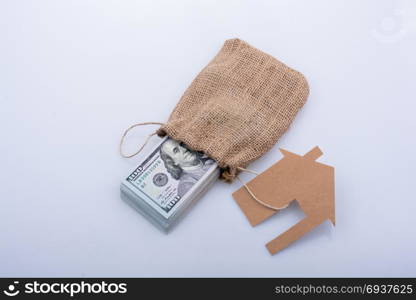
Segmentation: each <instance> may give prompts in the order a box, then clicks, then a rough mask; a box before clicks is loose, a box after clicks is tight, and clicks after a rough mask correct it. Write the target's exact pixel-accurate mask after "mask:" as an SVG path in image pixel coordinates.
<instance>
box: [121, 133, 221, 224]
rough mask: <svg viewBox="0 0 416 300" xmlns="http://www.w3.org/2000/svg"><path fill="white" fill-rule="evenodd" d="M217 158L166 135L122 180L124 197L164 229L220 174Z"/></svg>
mask: <svg viewBox="0 0 416 300" xmlns="http://www.w3.org/2000/svg"><path fill="white" fill-rule="evenodd" d="M218 174H219V169H218V166H217V164H216V163H215V161H214V160H213V159H211V158H209V157H207V156H206V155H204V154H203V153H201V152H196V151H192V150H191V149H189V148H188V147H187V146H186V145H184V144H182V143H179V142H177V141H175V140H173V139H171V138H169V137H165V138H163V139H162V140H161V142H160V143H159V144H157V145H156V146H155V148H154V149H153V150H152V151H151V152H150V153H149V154H148V155H147V156H146V157H145V158H144V159H143V161H142V162H141V163H140V164H139V165H138V166H137V167H136V168H135V169H134V170H133V171H132V172H131V174H130V175H129V176H128V177H127V178H126V179H125V180H123V181H122V183H121V194H122V198H123V199H124V200H127V201H128V202H129V203H130V204H132V205H133V206H135V208H136V209H138V210H140V211H141V212H142V213H143V214H144V215H146V216H147V217H149V218H151V221H152V222H156V223H157V224H158V225H160V226H161V227H162V228H163V229H168V228H169V227H170V226H171V225H172V223H173V221H174V220H175V219H177V217H178V216H179V214H181V213H183V211H184V210H185V208H186V207H187V206H189V204H190V203H191V202H193V201H194V200H196V198H198V197H199V196H201V194H202V192H203V191H205V190H206V189H207V186H208V185H209V184H210V183H212V182H213V181H215V179H216V178H217V177H218Z"/></svg>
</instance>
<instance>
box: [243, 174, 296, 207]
mask: <svg viewBox="0 0 416 300" xmlns="http://www.w3.org/2000/svg"><path fill="white" fill-rule="evenodd" d="M237 169H238V170H240V171H244V172H247V173H251V174H254V175H259V173H257V172H255V171H253V170H249V169H245V168H242V167H237ZM236 177H237V179H238V181H240V183H241V184H242V185H243V186H244V188H245V189H246V190H247V192H248V193H249V194H250V196H251V197H252V198H253V199H254V200H255V201H256V202H258V203H260V204H261V205H263V206H265V207H268V208H270V209H273V210H281V209H284V208H286V207H288V206H289V204H286V205H285V206H282V207H276V206H272V205H270V204H267V203H266V202H264V201H261V200H260V199H259V198H258V197H257V196H256V195H255V194H254V193H253V191H252V190H251V189H250V188H249V187H248V185H247V183H245V182H244V181H243V180H241V178H240V176H238V175H237V176H236Z"/></svg>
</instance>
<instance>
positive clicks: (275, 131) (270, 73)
mask: <svg viewBox="0 0 416 300" xmlns="http://www.w3.org/2000/svg"><path fill="white" fill-rule="evenodd" d="M308 93H309V88H308V84H307V81H306V79H305V77H304V76H303V75H302V74H301V73H299V72H297V71H295V70H293V69H291V68H289V67H288V66H286V65H285V64H283V63H282V62H280V61H278V60H277V59H275V58H273V57H272V56H270V55H268V54H266V53H264V52H262V51H260V50H258V49H256V48H254V47H252V46H250V45H249V44H247V43H246V42H244V41H242V40H240V39H231V40H227V41H225V43H224V45H223V47H222V48H221V50H220V51H219V53H218V54H217V55H216V56H215V57H214V59H213V60H212V61H211V62H210V63H209V64H208V65H207V66H206V67H205V68H204V69H203V70H202V71H201V72H200V73H199V74H198V75H197V77H196V78H195V79H194V81H193V82H192V83H191V85H190V86H189V87H188V89H187V90H186V91H185V93H184V94H183V96H182V98H181V99H180V101H179V103H178V104H177V105H176V107H175V108H174V110H173V112H172V113H171V115H170V117H169V119H168V121H167V122H166V123H165V124H162V125H161V127H160V128H159V129H158V130H157V132H156V133H157V134H158V135H159V136H161V137H163V136H165V135H168V136H170V137H171V138H173V139H175V140H177V141H180V142H183V143H185V144H186V145H187V146H189V147H190V148H191V149H193V150H196V151H202V152H204V153H205V154H206V155H208V156H210V157H211V158H213V159H215V160H216V161H217V163H218V165H219V167H220V168H221V169H222V170H223V171H222V174H221V178H222V179H224V180H226V181H232V180H233V179H234V178H235V177H236V175H237V173H238V171H239V170H241V168H245V167H246V166H247V165H248V164H249V163H250V162H252V161H254V160H255V159H257V158H259V157H260V156H262V155H263V154H264V153H265V152H267V151H268V150H270V148H271V147H272V146H273V145H274V144H275V143H276V142H277V140H278V139H279V138H280V137H281V136H282V135H283V133H284V132H285V131H286V130H287V129H288V127H289V125H290V124H291V123H292V121H293V119H294V118H295V116H296V113H297V112H298V111H299V109H300V108H301V107H302V106H303V104H304V103H305V102H306V99H307V97H308Z"/></svg>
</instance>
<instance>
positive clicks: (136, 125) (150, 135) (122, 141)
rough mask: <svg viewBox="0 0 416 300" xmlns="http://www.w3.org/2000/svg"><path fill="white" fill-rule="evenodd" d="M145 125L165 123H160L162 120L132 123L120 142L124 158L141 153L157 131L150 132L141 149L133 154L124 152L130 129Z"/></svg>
mask: <svg viewBox="0 0 416 300" xmlns="http://www.w3.org/2000/svg"><path fill="white" fill-rule="evenodd" d="M145 125H164V123H160V122H144V123H136V124H133V125H131V126H130V127H129V128H127V129H126V131H124V133H123V135H122V136H121V140H120V144H119V148H118V150H119V152H120V155H121V156H122V157H124V158H131V157H133V156H136V155H137V154H139V153H140V152H141V151H142V150H143V148H144V147H145V146H146V145H147V143H148V142H149V140H150V138H151V137H152V136H154V135H155V134H156V131H155V132H153V133H151V134H149V136H148V137H147V138H146V140H145V141H144V143H143V144H142V145H141V146H140V148H139V150H137V151H136V152H134V153H133V154H125V153H124V152H123V144H124V140H125V138H126V136H127V134H128V133H129V131H130V130H132V129H133V128H135V127H139V126H145Z"/></svg>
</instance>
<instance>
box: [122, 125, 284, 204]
mask: <svg viewBox="0 0 416 300" xmlns="http://www.w3.org/2000/svg"><path fill="white" fill-rule="evenodd" d="M146 125H160V126H162V125H165V124H164V123H160V122H144V123H136V124H133V125H131V126H130V127H129V128H127V129H126V131H124V133H123V135H122V136H121V140H120V144H119V152H120V155H121V156H122V157H124V158H131V157H133V156H136V155H137V154H139V153H140V152H141V151H142V150H143V148H144V147H145V146H146V145H147V143H148V142H149V140H150V138H151V137H152V136H154V135H155V134H156V131H155V132H153V133H151V134H149V136H148V137H147V138H146V140H145V141H144V143H143V144H142V145H141V146H140V148H139V149H138V150H137V151H136V152H134V153H133V154H125V153H124V152H123V144H124V140H125V138H126V136H127V134H128V133H129V131H130V130H132V129H133V128H136V127H139V126H146ZM237 169H238V170H240V171H244V172H247V173H251V174H253V175H256V176H257V175H259V173H257V172H255V171H252V170H249V169H245V168H242V167H237ZM236 177H237V179H238V181H240V183H241V184H242V185H243V186H244V188H245V189H246V190H247V192H248V193H249V194H250V196H251V197H252V198H253V199H254V200H255V201H257V202H258V203H259V204H261V205H263V206H265V207H268V208H270V209H273V210H281V209H284V208H286V207H288V205H289V204H287V205H286V206H283V207H275V206H272V205H270V204H267V203H265V202H263V201H261V200H260V199H259V198H257V197H256V195H255V194H254V193H253V192H252V191H251V189H250V188H249V187H248V185H247V184H246V183H245V182H244V181H243V180H241V179H240V177H239V176H238V175H237V176H236Z"/></svg>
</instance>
